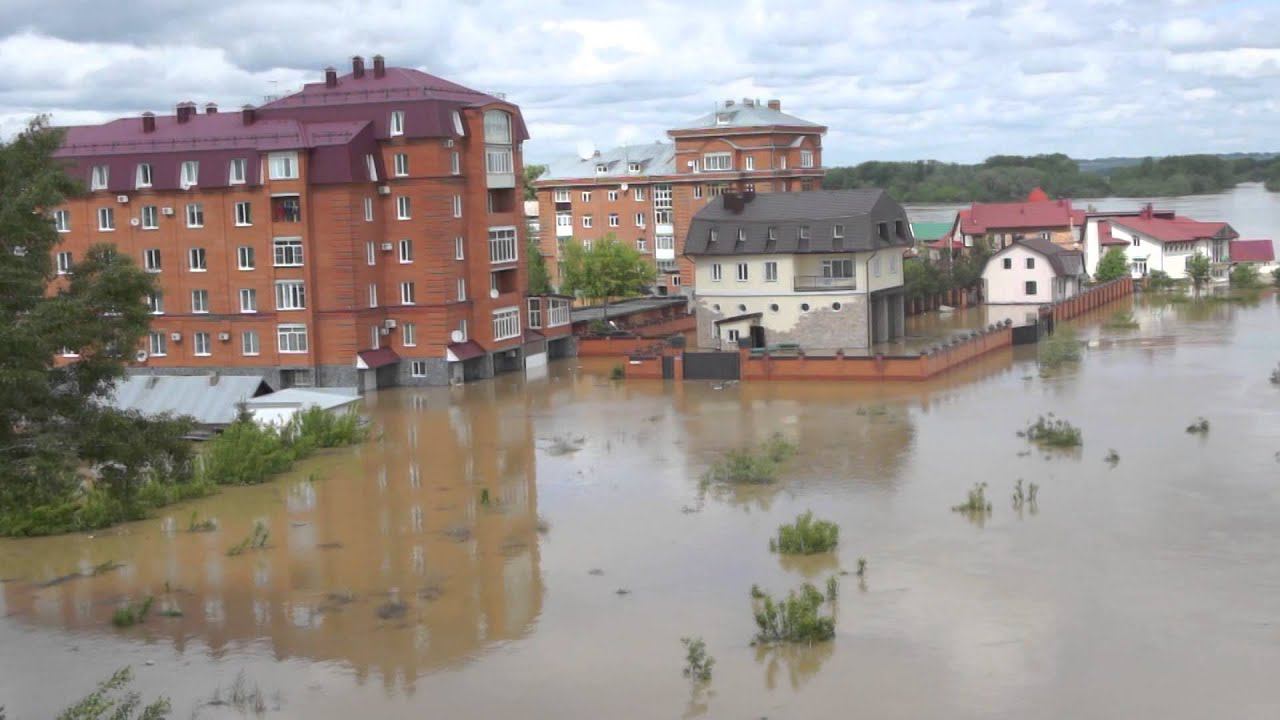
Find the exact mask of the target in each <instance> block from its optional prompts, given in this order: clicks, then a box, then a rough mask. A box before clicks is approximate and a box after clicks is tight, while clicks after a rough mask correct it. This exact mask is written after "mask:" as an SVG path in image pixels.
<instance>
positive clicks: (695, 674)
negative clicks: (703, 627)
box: [680, 637, 716, 682]
mask: <svg viewBox="0 0 1280 720" xmlns="http://www.w3.org/2000/svg"><path fill="white" fill-rule="evenodd" d="M680 642H681V643H682V644H683V645H684V676H685V677H687V678H689V679H690V680H693V681H694V682H707V681H708V680H710V679H711V668H713V667H715V664H716V659H715V658H713V657H711V656H710V655H708V654H707V644H706V643H705V642H703V641H702V638H700V637H686V638H680Z"/></svg>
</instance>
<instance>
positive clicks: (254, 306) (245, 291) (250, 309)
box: [240, 288, 258, 313]
mask: <svg viewBox="0 0 1280 720" xmlns="http://www.w3.org/2000/svg"><path fill="white" fill-rule="evenodd" d="M240 312H242V313H256V312H258V291H257V290H255V289H253V288H240Z"/></svg>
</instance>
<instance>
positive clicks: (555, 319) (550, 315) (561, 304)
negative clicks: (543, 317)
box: [547, 298, 570, 327]
mask: <svg viewBox="0 0 1280 720" xmlns="http://www.w3.org/2000/svg"><path fill="white" fill-rule="evenodd" d="M547 303H548V304H549V305H550V307H549V308H548V309H547V327H559V326H561V325H568V324H569V321H570V310H569V301H568V300H566V299H564V298H547Z"/></svg>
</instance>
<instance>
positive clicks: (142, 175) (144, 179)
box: [133, 163, 151, 188]
mask: <svg viewBox="0 0 1280 720" xmlns="http://www.w3.org/2000/svg"><path fill="white" fill-rule="evenodd" d="M133 184H134V187H137V188H149V187H151V165H150V164H148V163H138V174H137V177H135V178H134V183H133Z"/></svg>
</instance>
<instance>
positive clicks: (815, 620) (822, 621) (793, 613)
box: [752, 583, 836, 644]
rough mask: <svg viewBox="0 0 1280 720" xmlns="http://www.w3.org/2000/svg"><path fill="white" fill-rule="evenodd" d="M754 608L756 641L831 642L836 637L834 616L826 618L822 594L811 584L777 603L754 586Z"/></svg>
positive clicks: (792, 592) (763, 642)
mask: <svg viewBox="0 0 1280 720" xmlns="http://www.w3.org/2000/svg"><path fill="white" fill-rule="evenodd" d="M752 599H753V601H754V603H753V604H754V605H755V618H756V629H757V632H756V637H755V642H756V643H761V644H769V643H783V642H786V643H809V644H813V643H815V642H822V641H824V640H830V639H831V638H833V637H835V634H836V619H835V616H834V615H823V614H821V612H820V611H821V609H822V605H823V600H824V598H823V595H822V593H821V592H820V591H819V590H818V589H817V588H815V587H814V586H813V585H811V584H809V583H805V584H804V585H801V586H800V590H799V591H796V590H792V591H791V592H789V593H787V596H786V597H785V598H783V599H782V600H774V599H773V597H772V596H770V595H769V594H768V593H765V592H761V591H760V590H759V588H757V587H755V586H752Z"/></svg>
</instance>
